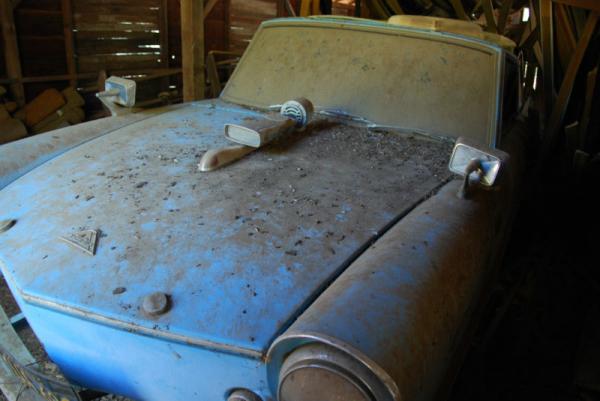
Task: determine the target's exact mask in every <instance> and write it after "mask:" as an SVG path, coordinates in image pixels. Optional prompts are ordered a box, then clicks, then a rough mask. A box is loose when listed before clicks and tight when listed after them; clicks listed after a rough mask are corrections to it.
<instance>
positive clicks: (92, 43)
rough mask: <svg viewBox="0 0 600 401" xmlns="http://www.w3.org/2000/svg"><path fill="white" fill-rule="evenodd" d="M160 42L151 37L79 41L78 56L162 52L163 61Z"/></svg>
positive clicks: (161, 55)
mask: <svg viewBox="0 0 600 401" xmlns="http://www.w3.org/2000/svg"><path fill="white" fill-rule="evenodd" d="M159 46H161V44H160V42H158V40H157V39H156V38H153V37H150V38H146V39H120V40H115V39H99V40H82V41H78V45H77V54H78V55H79V56H80V57H81V56H93V55H103V54H104V55H106V54H114V53H137V52H148V51H159V50H161V54H160V58H161V59H162V58H163V57H165V56H163V54H162V48H161V49H159Z"/></svg>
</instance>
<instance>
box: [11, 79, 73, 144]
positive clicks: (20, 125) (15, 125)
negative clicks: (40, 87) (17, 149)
mask: <svg viewBox="0 0 600 401" xmlns="http://www.w3.org/2000/svg"><path fill="white" fill-rule="evenodd" d="M1 97H2V95H0V98H1ZM1 104H2V103H0V144H1V143H6V142H10V141H14V140H17V139H21V138H24V137H25V136H27V134H28V133H29V134H39V133H42V132H47V131H51V130H55V129H58V128H63V127H68V126H70V125H73V124H78V123H80V122H82V121H83V120H84V119H85V113H84V111H83V106H84V104H85V102H84V100H83V98H82V97H81V95H80V94H79V93H78V92H77V91H76V90H75V89H74V88H72V87H68V88H66V89H64V90H63V91H62V92H59V91H58V90H56V89H47V90H45V91H43V92H42V93H40V94H39V95H38V96H36V98H35V99H33V100H32V101H31V102H29V103H27V104H26V105H25V107H23V108H21V109H19V110H16V111H15V108H16V107H14V106H15V105H13V104H12V103H11V102H7V103H4V104H3V105H1ZM7 105H8V107H7ZM13 112H14V113H13ZM10 113H13V115H12V116H11V115H10Z"/></svg>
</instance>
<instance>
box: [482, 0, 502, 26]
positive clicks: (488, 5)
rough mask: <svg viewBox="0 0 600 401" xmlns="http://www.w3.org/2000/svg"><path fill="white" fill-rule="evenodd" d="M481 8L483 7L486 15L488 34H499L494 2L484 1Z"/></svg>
mask: <svg viewBox="0 0 600 401" xmlns="http://www.w3.org/2000/svg"><path fill="white" fill-rule="evenodd" d="M481 6H482V7H483V13H484V14H485V21H486V28H485V30H486V31H488V32H493V33H497V32H498V28H496V20H495V19H494V6H493V4H492V0H482V2H481Z"/></svg>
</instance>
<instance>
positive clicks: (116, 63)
mask: <svg viewBox="0 0 600 401" xmlns="http://www.w3.org/2000/svg"><path fill="white" fill-rule="evenodd" d="M159 58H160V56H159V55H155V54H143V55H123V56H117V55H95V56H81V57H79V58H78V60H77V61H78V66H79V71H81V72H92V71H99V70H100V69H106V70H133V71H135V70H136V69H149V68H160V63H159V62H158V59H159Z"/></svg>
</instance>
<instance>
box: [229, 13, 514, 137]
mask: <svg viewBox="0 0 600 401" xmlns="http://www.w3.org/2000/svg"><path fill="white" fill-rule="evenodd" d="M285 27H302V28H306V27H316V28H332V29H349V30H354V31H365V32H370V33H381V34H386V35H396V36H402V37H414V38H418V39H426V40H435V41H441V42H445V43H449V44H454V45H458V46H462V47H466V48H470V49H474V50H477V51H481V52H484V53H486V54H488V55H489V56H490V57H492V60H493V61H492V62H493V65H494V70H493V76H492V77H490V79H492V80H493V82H492V83H491V96H490V98H489V102H491V103H488V104H489V105H490V107H488V110H489V115H488V117H487V122H488V124H487V125H488V127H487V137H486V138H485V142H486V143H487V144H488V145H489V146H491V147H495V146H496V144H497V140H498V138H499V137H500V134H499V130H500V128H501V121H500V119H501V101H500V100H501V95H502V82H503V79H502V76H503V71H504V62H505V61H504V60H505V54H510V53H508V52H506V51H505V50H504V49H502V48H501V47H500V46H498V45H496V44H493V43H490V42H487V41H484V40H481V39H477V38H474V37H468V36H463V35H458V34H452V33H446V32H435V31H430V30H426V29H419V28H413V27H404V26H400V25H394V24H389V23H386V22H379V21H373V20H365V19H355V18H331V17H317V18H315V17H311V18H285V19H274V20H270V21H266V22H263V23H262V24H261V26H260V27H259V29H258V31H257V32H256V34H255V36H254V38H253V40H252V41H251V42H250V44H249V46H248V48H247V49H246V52H245V53H244V55H243V56H242V58H241V59H240V62H239V64H238V67H237V68H236V70H235V71H234V72H233V74H232V76H231V78H230V79H229V82H228V83H227V85H226V86H225V88H224V90H223V92H222V93H221V96H220V98H221V99H222V100H223V101H226V102H230V103H234V104H238V105H242V106H245V107H250V108H253V109H258V110H269V108H270V107H269V106H272V105H268V106H267V105H264V104H259V103H257V102H253V101H252V99H245V98H239V97H236V96H235V94H232V93H231V91H230V88H231V87H232V86H234V85H232V83H234V82H235V81H236V79H237V75H238V74H237V73H238V71H239V70H240V68H239V67H240V66H243V64H244V62H245V60H246V59H248V58H249V57H250V56H249V55H251V53H252V51H253V47H254V46H255V45H256V43H258V42H259V41H260V39H261V34H262V33H263V32H264V31H265V30H268V29H272V28H285ZM358 117H362V116H358ZM457 118H460V116H457ZM365 119H366V118H365ZM371 122H372V123H373V124H374V125H378V121H372V120H371ZM382 125H386V126H390V125H389V124H382ZM391 128H396V129H399V130H402V131H411V130H412V131H415V132H419V130H418V129H417V128H415V127H405V126H401V125H398V126H391ZM419 133H422V134H425V135H432V134H433V135H434V136H435V135H437V136H439V133H430V132H419ZM453 137H454V136H453Z"/></svg>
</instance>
